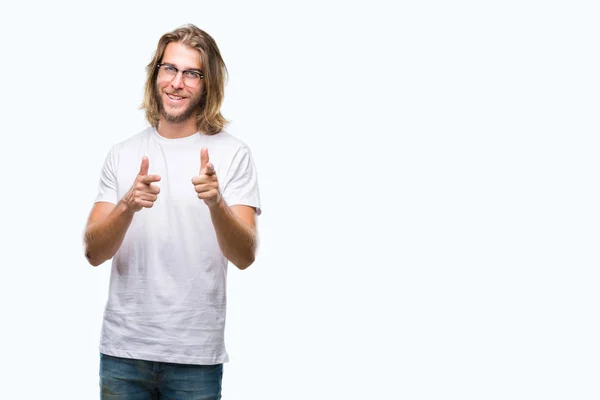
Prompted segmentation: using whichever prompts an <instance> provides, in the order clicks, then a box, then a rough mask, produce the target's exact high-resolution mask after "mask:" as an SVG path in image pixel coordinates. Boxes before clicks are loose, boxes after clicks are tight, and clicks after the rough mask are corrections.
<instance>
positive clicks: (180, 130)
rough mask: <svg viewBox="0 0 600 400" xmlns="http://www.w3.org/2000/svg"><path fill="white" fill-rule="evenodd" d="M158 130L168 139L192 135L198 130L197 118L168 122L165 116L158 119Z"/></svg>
mask: <svg viewBox="0 0 600 400" xmlns="http://www.w3.org/2000/svg"><path fill="white" fill-rule="evenodd" d="M156 130H157V131H158V133H159V134H160V136H162V137H165V138H167V139H180V138H184V137H188V136H191V135H193V134H194V133H196V132H198V128H197V127H196V119H195V118H190V119H188V120H186V121H184V122H181V123H179V124H174V123H171V122H167V121H166V120H165V119H164V118H161V119H160V120H159V121H158V126H157V127H156Z"/></svg>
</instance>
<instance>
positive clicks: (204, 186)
mask: <svg viewBox="0 0 600 400" xmlns="http://www.w3.org/2000/svg"><path fill="white" fill-rule="evenodd" d="M192 183H193V184H194V190H196V193H198V198H199V199H202V200H204V203H206V205H207V206H209V207H210V206H214V205H216V204H219V202H220V201H221V193H220V192H219V180H218V179H217V174H216V173H215V166H214V165H212V163H210V162H209V161H208V149H206V148H202V149H200V174H199V175H198V176H194V177H193V178H192Z"/></svg>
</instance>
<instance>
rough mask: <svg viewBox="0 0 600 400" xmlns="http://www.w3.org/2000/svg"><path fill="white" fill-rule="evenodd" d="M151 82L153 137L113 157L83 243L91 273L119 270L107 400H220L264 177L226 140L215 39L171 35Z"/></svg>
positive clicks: (110, 318) (187, 29)
mask: <svg viewBox="0 0 600 400" xmlns="http://www.w3.org/2000/svg"><path fill="white" fill-rule="evenodd" d="M147 74H148V78H147V81H146V88H145V96H144V104H143V108H144V109H145V111H146V117H147V119H148V121H149V123H150V125H151V126H150V127H149V128H147V129H145V130H144V131H142V132H140V133H138V134H137V135H134V136H132V137H130V138H129V139H127V140H124V141H122V142H120V143H118V144H116V145H114V146H113V147H112V148H111V150H110V152H109V153H108V155H107V157H106V160H105V163H104V166H103V168H102V172H101V176H100V183H99V192H98V195H97V198H96V202H95V204H94V206H93V208H92V210H91V213H90V216H89V220H88V223H87V227H86V232H85V252H86V253H85V255H86V257H87V259H88V260H89V262H90V264H92V265H93V266H97V265H100V264H102V263H103V262H104V261H106V260H108V259H110V258H112V270H111V277H110V287H109V295H108V301H107V304H106V309H105V312H104V320H103V325H102V334H101V342H100V386H101V393H102V398H104V399H112V398H119V399H154V398H161V397H164V398H168V399H174V398H176V399H192V398H193V399H196V398H202V399H220V398H221V379H222V370H223V363H225V362H227V361H228V355H227V351H226V349H225V344H224V337H223V335H224V328H225V311H226V277H227V264H228V261H231V263H232V264H234V265H235V266H236V267H238V268H239V269H245V268H247V267H248V266H250V265H251V264H252V263H253V261H254V257H255V252H256V247H257V233H256V221H255V216H256V215H258V214H260V212H261V209H260V200H259V192H258V183H257V176H256V170H255V167H254V162H253V159H252V156H251V153H250V150H249V149H248V147H247V146H246V145H245V144H244V143H243V142H241V141H240V140H238V139H236V138H234V137H233V136H231V135H230V134H228V133H227V132H225V131H224V130H223V128H224V126H225V123H226V120H225V119H224V118H223V116H222V115H221V113H220V107H221V103H222V101H223V95H224V83H225V78H226V67H225V63H224V62H223V59H222V58H221V54H220V52H219V49H218V47H217V45H216V43H215V41H214V39H213V38H212V37H211V36H210V35H208V34H207V33H206V32H204V31H202V30H200V29H198V28H197V27H195V26H193V25H186V26H184V27H181V28H179V29H176V30H175V31H173V32H170V33H167V34H165V35H163V36H162V37H161V38H160V40H159V42H158V47H157V49H156V53H155V55H154V58H153V60H152V61H151V62H150V64H148V66H147ZM159 396H161V397H159Z"/></svg>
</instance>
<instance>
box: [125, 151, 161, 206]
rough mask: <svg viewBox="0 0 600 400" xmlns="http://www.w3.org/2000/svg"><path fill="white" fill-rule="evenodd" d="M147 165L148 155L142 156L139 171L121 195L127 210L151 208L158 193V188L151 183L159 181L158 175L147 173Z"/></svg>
mask: <svg viewBox="0 0 600 400" xmlns="http://www.w3.org/2000/svg"><path fill="white" fill-rule="evenodd" d="M148 165H149V161H148V157H145V156H144V157H142V165H141V166H140V173H139V174H138V176H137V177H136V178H135V181H134V182H133V185H132V186H131V189H129V192H127V194H126V195H125V196H123V200H122V201H123V203H124V204H125V206H126V207H127V209H128V210H131V211H133V212H137V211H140V210H141V209H142V208H152V206H153V205H154V202H155V201H156V199H157V197H158V193H160V188H159V187H158V186H156V185H152V183H153V182H158V181H160V176H158V175H148Z"/></svg>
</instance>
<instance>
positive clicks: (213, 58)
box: [141, 24, 227, 135]
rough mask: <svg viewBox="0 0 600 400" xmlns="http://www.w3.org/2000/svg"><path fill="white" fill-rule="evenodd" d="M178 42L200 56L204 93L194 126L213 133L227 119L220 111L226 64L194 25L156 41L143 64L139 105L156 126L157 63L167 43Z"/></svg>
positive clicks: (220, 127)
mask: <svg viewBox="0 0 600 400" xmlns="http://www.w3.org/2000/svg"><path fill="white" fill-rule="evenodd" d="M171 42H179V43H182V44H185V45H187V46H189V47H191V48H194V49H196V50H198V51H199V52H200V57H201V58H202V73H203V75H204V95H203V99H202V101H201V102H200V104H199V105H198V110H197V111H198V112H197V117H196V126H197V128H198V130H199V131H201V132H203V133H206V134H209V135H214V134H215V133H219V132H220V131H221V130H222V129H223V128H224V127H225V124H226V123H227V120H226V119H225V118H224V117H223V116H222V115H221V104H223V97H224V95H225V82H226V80H227V67H226V66H225V62H224V61H223V58H222V57H221V52H220V51H219V48H218V47H217V43H216V42H215V40H214V39H213V38H212V36H210V35H209V34H208V33H206V32H204V31H203V30H202V29H199V28H198V27H196V26H195V25H192V24H188V25H184V26H182V27H180V28H177V29H175V30H174V31H173V32H169V33H165V34H164V35H163V36H162V37H161V38H160V40H159V41H158V46H157V48H156V52H155V53H154V58H153V59H152V61H151V62H150V64H148V65H147V66H146V73H147V75H148V77H147V79H146V86H145V90H144V103H143V104H142V107H141V108H142V109H143V110H145V111H146V119H147V120H148V122H149V123H150V125H152V126H153V127H157V126H158V121H159V118H160V109H159V105H158V103H157V98H156V93H157V88H156V77H157V74H158V64H160V62H161V61H162V58H163V56H164V53H165V49H166V48H167V45H168V44H169V43H171Z"/></svg>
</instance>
